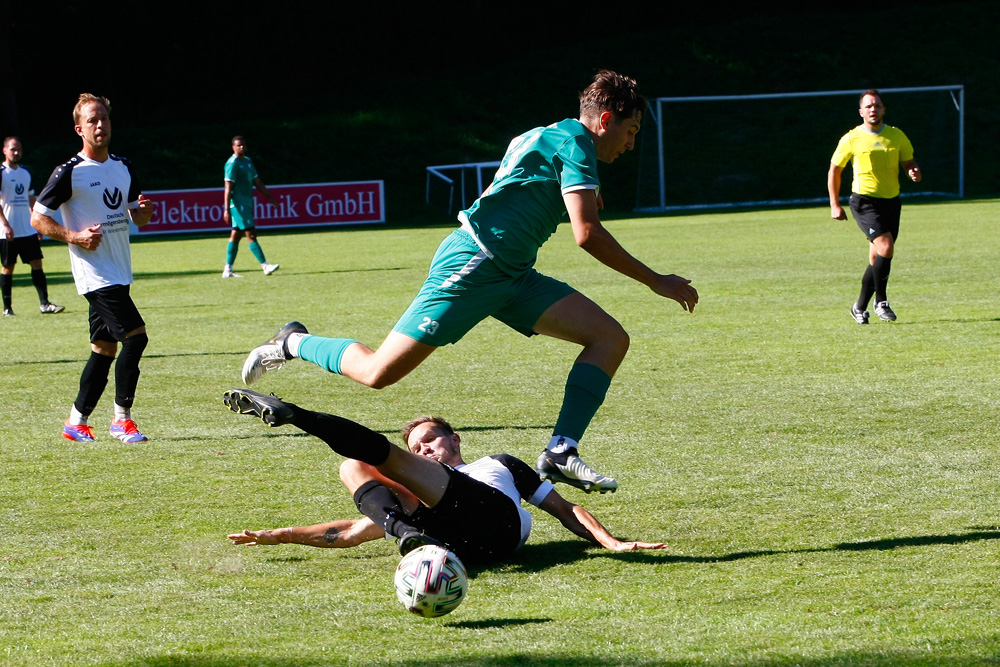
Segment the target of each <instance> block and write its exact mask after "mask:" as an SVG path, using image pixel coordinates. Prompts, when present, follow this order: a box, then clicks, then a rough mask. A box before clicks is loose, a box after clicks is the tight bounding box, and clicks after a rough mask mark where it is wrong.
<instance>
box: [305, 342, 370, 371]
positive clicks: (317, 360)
mask: <svg viewBox="0 0 1000 667" xmlns="http://www.w3.org/2000/svg"><path fill="white" fill-rule="evenodd" d="M357 342H358V341H356V340H354V339H353V338H324V337H323V336H304V337H303V338H302V340H301V341H299V354H298V356H299V359H304V360H305V361H308V362H310V363H313V364H316V365H317V366H319V367H320V368H325V369H326V370H328V371H330V372H331V373H336V374H337V375H340V359H341V357H343V356H344V350H346V349H347V348H348V347H350V346H351V345H353V344H354V343H357Z"/></svg>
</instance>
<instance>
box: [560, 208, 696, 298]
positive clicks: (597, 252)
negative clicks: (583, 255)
mask: <svg viewBox="0 0 1000 667" xmlns="http://www.w3.org/2000/svg"><path fill="white" fill-rule="evenodd" d="M563 202H564V203H565V204H566V211H567V212H568V213H569V220H570V224H571V225H572V227H573V237H574V239H576V244H577V245H578V246H580V247H581V248H583V249H584V250H586V251H587V252H588V253H589V254H590V255H591V256H592V257H593V258H594V259H596V260H597V261H599V262H600V263H602V264H604V265H605V266H607V267H608V268H610V269H614V270H615V271H617V272H618V273H620V274H622V275H624V276H627V277H629V278H631V279H633V280H635V281H637V282H640V283H642V284H643V285H646V286H647V287H649V288H650V289H651V290H653V291H654V292H656V293H657V294H659V295H660V296H663V297H667V298H668V299H673V300H674V301H676V302H677V303H679V304H681V307H683V308H684V310H686V311H688V312H693V311H694V307H695V304H697V303H698V290H696V289H695V288H694V287H692V286H691V281H690V280H687V279H686V278H682V277H680V276H678V275H674V274H669V275H665V274H661V273H657V272H656V271H653V270H652V269H651V268H649V267H648V266H646V265H645V264H643V263H642V262H640V261H639V260H638V259H636V258H635V257H633V256H632V254H631V253H630V252H629V251H627V250H626V249H625V248H624V247H623V246H622V245H621V244H620V243H619V242H618V240H617V239H616V238H615V237H614V236H612V235H611V232H609V231H608V230H607V228H606V227H605V226H604V225H603V224H601V218H600V215H599V213H598V207H599V203H598V198H597V196H596V195H595V194H594V191H593V190H577V191H574V192H569V193H567V194H565V195H563Z"/></svg>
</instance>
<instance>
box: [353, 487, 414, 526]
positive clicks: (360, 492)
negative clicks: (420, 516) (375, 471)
mask: <svg viewBox="0 0 1000 667" xmlns="http://www.w3.org/2000/svg"><path fill="white" fill-rule="evenodd" d="M354 504H355V505H357V506H358V510H360V511H361V513H362V514H364V515H365V516H366V517H368V518H369V519H371V520H372V521H374V522H375V523H377V524H378V525H380V526H382V528H383V529H384V530H385V532H387V533H388V534H390V535H392V536H393V537H402V536H403V535H404V534H405V533H411V532H417V533H419V532H420V531H419V530H417V529H416V528H415V527H414V526H412V525H410V524H409V523H407V520H408V519H409V516H408V515H407V514H406V512H405V510H403V506H402V505H401V504H400V502H399V498H397V497H396V494H394V493H393V492H392V491H391V490H390V489H389V487H387V486H385V485H383V484H381V483H380V482H377V481H375V480H370V481H367V482H365V483H364V484H362V485H361V486H359V487H358V489H357V491H355V492H354Z"/></svg>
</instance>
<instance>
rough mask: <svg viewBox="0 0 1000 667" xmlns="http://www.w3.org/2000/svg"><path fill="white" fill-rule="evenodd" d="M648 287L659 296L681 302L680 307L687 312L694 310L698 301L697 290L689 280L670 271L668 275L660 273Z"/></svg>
mask: <svg viewBox="0 0 1000 667" xmlns="http://www.w3.org/2000/svg"><path fill="white" fill-rule="evenodd" d="M650 287H651V288H652V290H653V291H654V292H656V293H657V294H659V295H660V296H665V297H667V298H668V299H673V300H674V301H676V302H677V303H679V304H681V307H683V308H684V310H686V311H688V312H689V313H693V312H694V307H695V304H697V303H698V290H696V289H695V288H694V287H692V286H691V281H690V280H688V279H687V278H681V277H680V276H678V275H674V274H672V273H671V274H670V275H668V276H663V275H661V276H659V277H658V279H657V281H656V282H655V283H654V284H653V285H651V286H650Z"/></svg>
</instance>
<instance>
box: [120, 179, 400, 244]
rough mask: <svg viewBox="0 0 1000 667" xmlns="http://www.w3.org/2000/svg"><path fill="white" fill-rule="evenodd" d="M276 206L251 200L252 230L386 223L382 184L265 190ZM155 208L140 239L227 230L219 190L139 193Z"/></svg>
mask: <svg viewBox="0 0 1000 667" xmlns="http://www.w3.org/2000/svg"><path fill="white" fill-rule="evenodd" d="M267 189H268V191H270V193H271V194H272V195H273V196H274V198H275V200H277V202H278V204H277V206H275V205H274V204H272V203H271V202H270V201H269V200H268V199H267V198H266V197H264V196H263V195H262V194H260V193H259V192H258V193H256V195H255V198H254V224H255V225H256V226H257V227H260V228H263V227H309V226H313V225H364V224H376V223H384V222H385V190H384V186H383V182H382V181H356V182H351V183H306V184H302V185H269V186H268V187H267ZM143 194H144V195H146V196H147V197H149V198H150V199H152V200H153V202H154V203H155V205H156V209H155V212H154V213H153V218H152V219H151V220H150V221H149V224H148V225H146V226H145V227H140V228H133V233H135V232H136V231H138V233H139V234H178V233H187V232H207V231H214V230H224V231H228V230H229V229H231V227H230V225H227V224H226V223H225V222H224V221H223V219H222V194H223V189H222V188H207V189H201V190H160V191H154V192H144V193H143Z"/></svg>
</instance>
